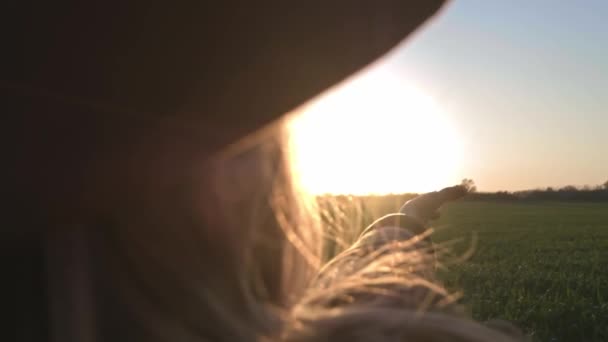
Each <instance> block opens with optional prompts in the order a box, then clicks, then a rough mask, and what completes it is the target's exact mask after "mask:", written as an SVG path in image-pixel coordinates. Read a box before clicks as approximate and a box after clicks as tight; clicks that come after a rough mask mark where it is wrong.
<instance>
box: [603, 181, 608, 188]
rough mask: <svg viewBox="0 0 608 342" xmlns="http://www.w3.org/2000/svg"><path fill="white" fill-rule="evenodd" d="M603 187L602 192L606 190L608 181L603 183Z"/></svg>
mask: <svg viewBox="0 0 608 342" xmlns="http://www.w3.org/2000/svg"><path fill="white" fill-rule="evenodd" d="M603 186H604V190H608V180H607V181H605V182H604V184H603Z"/></svg>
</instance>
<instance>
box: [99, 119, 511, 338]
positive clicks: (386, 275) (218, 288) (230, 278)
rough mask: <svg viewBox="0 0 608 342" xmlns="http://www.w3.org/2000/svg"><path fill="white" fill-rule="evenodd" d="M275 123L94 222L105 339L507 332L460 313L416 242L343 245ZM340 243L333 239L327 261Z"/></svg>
mask: <svg viewBox="0 0 608 342" xmlns="http://www.w3.org/2000/svg"><path fill="white" fill-rule="evenodd" d="M284 128H285V120H283V121H282V122H279V123H277V124H275V125H274V126H273V127H272V128H271V129H269V130H266V132H265V133H264V134H261V135H258V136H257V137H255V139H253V140H252V141H253V143H249V144H245V145H241V146H239V147H238V148H235V149H233V150H230V151H226V152H224V153H222V154H220V155H218V156H216V157H215V158H213V159H212V161H210V162H208V163H205V164H204V166H202V167H201V168H199V169H196V170H193V172H192V173H191V177H190V178H187V179H183V181H182V182H181V184H180V186H176V187H175V189H173V191H172V192H171V194H172V195H171V196H169V197H167V198H163V199H160V200H158V201H156V202H158V203H159V205H158V206H149V207H145V208H142V209H140V210H138V211H134V212H131V213H129V214H128V215H124V216H123V217H121V218H120V219H118V220H116V221H114V222H107V223H106V229H103V230H100V232H101V233H100V236H99V239H98V240H97V241H98V247H99V248H98V250H99V254H100V255H101V256H102V257H101V258H99V260H103V261H102V262H101V263H102V266H101V269H103V270H104V271H103V272H104V273H103V276H100V278H101V281H100V282H101V285H100V286H102V287H103V288H104V289H105V293H106V295H105V297H104V298H105V299H104V301H103V303H102V304H101V306H102V308H101V309H102V310H101V311H102V312H104V310H105V312H106V313H107V315H106V316H107V317H106V318H105V321H106V323H103V324H105V325H104V328H103V329H105V331H106V333H107V334H108V335H107V336H110V335H109V334H111V333H112V331H114V332H115V330H116V329H122V330H121V333H120V334H119V335H121V336H125V338H126V339H133V338H136V339H142V338H145V339H146V340H150V341H155V340H158V341H251V340H259V341H511V340H512V337H510V336H508V335H507V334H504V333H502V332H499V331H496V330H493V329H490V328H488V327H486V326H484V325H481V324H478V323H476V322H474V321H472V320H470V319H469V318H467V317H465V316H464V315H463V314H462V313H461V312H460V310H458V306H457V305H454V298H453V297H452V296H451V295H450V293H449V292H448V291H446V290H445V289H444V288H443V287H442V286H441V285H439V283H438V282H437V281H436V279H435V278H434V272H433V267H434V264H433V262H432V261H431V260H432V254H433V252H432V250H429V249H428V248H427V247H428V246H427V247H425V245H420V244H419V241H420V239H419V238H417V237H413V236H409V235H408V234H409V233H407V232H405V231H404V230H401V229H393V228H390V227H389V228H386V229H384V230H383V231H382V234H379V235H378V234H376V235H371V236H369V237H364V238H362V239H360V240H358V242H356V243H355V244H354V245H352V246H350V247H347V246H348V244H349V243H350V242H353V241H355V238H354V237H355V235H354V234H353V233H352V232H351V231H347V230H346V229H341V228H340V227H339V226H337V225H332V224H327V222H324V220H322V219H321V217H322V213H321V212H320V211H319V208H318V206H317V204H316V202H315V201H314V198H312V197H311V196H309V195H307V194H306V193H305V192H304V191H302V189H299V187H298V182H297V179H296V178H294V177H293V173H292V172H291V171H292V170H291V169H290V167H291V165H292V163H291V159H290V144H289V139H288V136H287V135H286V133H285V130H284ZM108 227H109V228H108ZM336 241H338V242H340V244H338V246H343V247H339V248H338V249H339V250H338V252H340V253H339V254H338V256H337V257H335V258H333V259H332V260H331V261H330V260H327V259H328V255H327V253H326V248H327V246H326V245H327V244H329V243H332V246H336V243H335V242H336ZM387 241H388V243H387ZM104 308H105V309H104ZM117 308H120V309H117ZM118 311H122V312H123V313H122V314H118V313H113V312H118ZM103 324H102V325H103ZM103 329H102V330H103ZM102 335H103V334H102ZM114 336H115V335H114Z"/></svg>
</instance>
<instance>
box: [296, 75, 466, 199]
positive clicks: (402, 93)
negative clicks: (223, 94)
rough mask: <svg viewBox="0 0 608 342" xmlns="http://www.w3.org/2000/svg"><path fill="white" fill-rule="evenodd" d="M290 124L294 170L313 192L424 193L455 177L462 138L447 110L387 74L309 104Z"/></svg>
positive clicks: (359, 81) (365, 77)
mask: <svg viewBox="0 0 608 342" xmlns="http://www.w3.org/2000/svg"><path fill="white" fill-rule="evenodd" d="M289 128H290V133H291V139H292V140H291V143H292V157H293V163H294V168H295V172H296V176H297V177H298V178H299V180H300V181H301V184H302V186H303V187H304V189H305V190H307V191H309V192H311V193H313V194H329V193H331V194H353V195H363V194H387V193H404V192H426V191H432V190H435V189H440V188H442V187H444V186H446V185H451V184H455V183H458V182H459V180H460V178H461V177H460V176H461V175H460V174H459V168H460V161H461V147H460V140H459V139H458V137H457V136H456V133H455V131H454V127H453V126H452V125H450V123H449V121H448V118H447V117H446V115H445V113H444V112H443V111H442V109H441V108H440V107H439V106H438V105H437V104H436V103H435V102H434V101H433V99H431V98H430V97H429V96H426V95H425V94H423V93H422V92H420V91H418V90H416V89H415V88H413V87H411V86H408V85H407V84H405V83H404V81H402V80H401V79H399V78H398V77H397V76H394V75H392V74H390V73H388V72H379V71H376V72H372V73H368V74H365V75H363V76H362V77H358V78H356V79H353V80H352V81H350V82H347V83H346V84H344V85H343V86H340V87H338V88H337V89H335V90H333V91H331V92H329V93H328V94H325V95H323V96H322V97H320V98H319V99H317V100H315V101H313V102H311V103H309V104H307V105H306V106H304V107H303V108H301V109H300V110H299V111H298V113H297V114H296V115H295V117H294V118H293V119H292V120H291V122H290V125H289Z"/></svg>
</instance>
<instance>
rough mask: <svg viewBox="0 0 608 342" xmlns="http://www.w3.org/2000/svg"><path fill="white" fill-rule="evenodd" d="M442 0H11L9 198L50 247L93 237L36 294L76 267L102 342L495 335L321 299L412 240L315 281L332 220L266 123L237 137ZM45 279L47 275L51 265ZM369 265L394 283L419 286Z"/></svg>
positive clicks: (62, 290) (5, 85) (394, 308)
mask: <svg viewBox="0 0 608 342" xmlns="http://www.w3.org/2000/svg"><path fill="white" fill-rule="evenodd" d="M441 3H442V1H416V2H414V3H411V2H406V1H393V0H386V1H375V2H368V1H352V0H349V1H338V2H331V3H327V2H325V1H312V2H311V1H308V2H302V3H299V4H292V3H287V2H285V1H268V2H267V3H259V2H242V3H238V4H233V3H230V4H224V3H222V4H216V5H210V4H209V3H207V2H196V3H193V4H188V5H181V4H174V5H172V6H166V5H164V4H163V5H156V4H154V3H146V4H145V6H144V5H139V4H135V3H131V2H124V1H122V2H120V4H110V3H107V2H104V3H103V4H99V5H95V8H91V7H89V6H91V5H84V4H72V5H70V6H68V7H65V8H63V7H62V6H61V5H59V4H52V5H42V6H48V8H38V9H36V11H35V12H34V11H32V10H31V9H30V8H27V7H20V8H17V11H18V12H20V13H16V15H15V16H14V17H13V19H16V21H15V25H14V26H15V27H16V28H17V30H18V31H20V33H22V34H14V37H19V39H20V40H22V41H27V42H28V44H25V45H24V44H21V41H19V42H17V41H15V38H11V39H8V40H6V41H7V42H8V43H7V44H8V47H6V46H5V50H6V51H9V52H15V51H16V53H13V54H10V53H9V56H8V58H9V59H10V60H11V61H12V63H5V65H10V66H11V70H7V72H4V71H3V72H2V75H6V76H3V79H2V80H1V82H2V83H1V84H0V86H1V87H2V89H3V92H4V93H5V94H7V95H8V96H7V103H8V109H9V110H7V113H9V115H12V116H11V118H12V120H11V121H12V122H11V124H12V126H11V127H15V129H14V131H13V132H11V133H12V135H9V136H10V137H12V139H13V140H12V141H13V143H14V145H16V146H19V150H20V151H19V154H18V158H17V160H16V165H18V167H17V173H19V176H18V177H17V181H16V182H15V184H16V191H15V194H16V197H15V198H17V202H19V204H21V205H22V206H23V207H24V208H27V209H28V210H29V211H30V212H32V213H33V215H34V216H36V219H37V220H38V222H37V223H38V226H41V227H43V230H45V232H43V233H41V235H42V236H44V237H45V239H46V238H47V237H48V236H50V237H52V238H49V246H50V247H49V250H50V251H54V250H55V248H59V247H57V246H53V245H52V244H53V241H55V240H54V239H55V236H59V235H66V236H71V235H72V234H73V233H74V232H75V231H76V230H78V232H79V233H78V234H81V233H82V232H83V231H84V232H85V233H84V235H86V237H85V238H84V240H86V241H87V242H86V246H88V247H89V248H90V250H88V249H85V251H84V252H83V251H82V250H79V252H78V253H80V254H78V255H77V257H76V258H87V259H88V258H90V261H87V263H88V265H89V266H88V267H90V269H86V267H84V268H82V269H81V268H77V269H76V270H74V271H68V272H67V274H68V275H67V276H66V279H67V280H65V284H66V286H63V287H62V286H55V287H53V288H52V289H51V294H50V296H51V297H53V298H55V299H57V298H58V299H62V298H71V297H70V296H72V294H73V293H77V294H82V293H87V290H86V289H84V287H85V286H84V285H82V284H83V282H82V278H83V277H85V275H83V274H89V277H90V278H91V279H92V280H93V281H92V282H91V283H92V284H89V285H90V286H91V287H92V289H91V290H90V291H89V292H88V293H89V294H92V295H93V296H94V299H92V302H93V303H94V304H92V305H93V306H92V307H93V308H94V310H95V312H96V313H97V315H98V317H97V318H94V317H93V315H86V317H90V319H91V320H92V321H94V322H86V323H87V324H88V325H86V326H87V327H91V329H92V331H89V334H90V335H89V338H93V336H95V335H97V336H101V337H102V339H107V340H120V339H125V340H128V339H140V340H141V339H147V340H155V339H157V340H184V341H199V340H230V341H235V340H255V339H260V340H262V339H265V338H266V339H275V340H280V339H286V340H294V341H300V340H302V341H303V340H323V339H332V340H333V339H339V338H341V339H344V340H353V339H357V338H358V339H381V338H384V339H387V340H390V339H393V340H395V339H397V340H399V339H407V338H419V339H420V340H442V339H444V340H447V339H450V337H453V336H456V335H458V336H469V335H471V333H470V331H479V333H478V334H475V333H473V335H474V336H477V337H479V338H478V339H474V338H471V339H470V340H471V341H475V340H484V339H485V340H491V339H490V338H486V337H488V336H494V335H491V334H490V332H488V331H486V330H483V329H481V328H475V329H479V330H475V329H473V328H472V327H477V326H475V325H474V324H473V323H470V322H463V323H462V324H458V323H457V322H460V321H457V320H456V319H452V318H449V316H441V315H438V316H436V315H422V316H420V315H418V313H417V311H416V308H414V307H413V306H408V307H405V306H400V305H388V306H387V305H381V303H388V302H386V301H383V300H381V301H377V302H374V303H371V302H369V303H368V302H360V303H354V304H355V305H352V306H349V305H345V306H343V307H332V305H328V304H327V303H329V302H332V303H333V301H331V300H329V299H330V297H332V296H337V297H340V296H341V295H342V294H343V293H341V292H340V291H341V290H344V289H346V290H348V289H352V286H355V287H357V286H358V287H359V288H360V289H361V288H364V287H365V286H366V283H365V282H363V280H366V281H372V280H374V276H373V275H374V274H376V273H377V271H378V270H382V269H384V268H386V267H397V266H398V265H397V264H395V262H396V260H398V263H401V264H402V263H407V262H409V261H408V260H410V261H411V260H416V258H409V257H414V256H416V255H417V254H416V253H418V252H416V251H403V250H401V249H397V250H395V251H393V252H391V251H388V252H390V253H388V254H386V255H385V257H383V258H380V259H378V260H376V261H375V263H374V265H375V266H373V267H372V266H369V267H366V268H362V269H361V270H359V272H355V274H354V275H352V274H346V275H345V278H344V279H346V280H345V282H337V283H336V285H333V287H330V288H321V287H315V285H314V284H313V281H314V275H315V273H316V271H318V269H319V267H320V266H321V265H322V257H321V255H322V249H323V247H324V245H323V243H322V242H323V241H326V240H327V239H326V233H327V231H325V230H323V229H322V227H321V224H320V222H319V220H318V219H317V216H316V214H315V213H314V212H311V211H310V208H311V203H310V202H307V198H306V197H305V196H304V195H303V193H302V192H300V191H299V190H298V189H297V186H296V185H297V184H294V179H293V178H292V177H291V173H290V170H289V167H290V165H289V159H288V154H287V153H286V148H287V147H286V146H287V145H286V144H285V141H284V136H283V133H282V132H281V126H282V125H281V123H280V121H279V122H278V123H275V124H274V126H270V127H271V128H268V129H265V130H264V131H263V132H262V133H258V134H257V135H254V136H252V135H251V134H253V133H254V132H256V131H259V130H260V129H261V128H262V127H265V126H267V125H268V124H269V123H271V122H273V121H276V120H278V119H279V118H280V117H281V116H282V115H283V114H284V113H286V112H288V111H290V110H292V109H293V108H294V107H296V106H298V105H300V104H302V103H303V102H304V101H307V100H309V99H310V98H311V97H312V96H314V95H316V94H318V93H320V92H321V91H323V90H325V89H327V88H328V87H330V86H332V85H334V84H336V83H337V82H339V81H341V80H343V79H344V78H346V77H348V76H349V75H350V74H352V73H353V72H355V71H357V70H359V69H361V68H362V67H364V66H365V65H367V64H369V63H370V62H372V61H373V60H375V59H376V58H378V57H379V56H381V55H382V54H384V53H386V52H387V51H388V50H389V49H390V48H392V47H393V46H395V44H397V43H398V42H399V41H400V40H401V39H403V38H404V37H405V36H407V35H408V34H409V33H411V32H412V31H413V30H414V29H415V28H416V27H418V26H419V25H420V24H421V23H422V22H424V20H426V19H427V18H428V17H430V16H431V15H432V14H433V13H435V12H436V11H437V9H438V8H439V7H440V5H441ZM19 18H21V19H23V18H26V20H24V21H23V23H22V22H19V21H18V20H19ZM311 18H314V25H313V23H312V22H311ZM24 23H26V24H24ZM28 25H29V26H28ZM24 27H26V28H24ZM32 27H33V28H35V29H33V30H32V29H31V28H32ZM13 43H14V44H13ZM11 44H13V45H14V48H11V46H12V45H11ZM13 64H14V65H20V66H22V67H18V68H12V66H13ZM232 144H237V145H234V146H231V145H232ZM18 221H19V220H18V219H15V222H18ZM66 225H67V227H68V228H66ZM78 236H82V235H78ZM78 243H80V242H78ZM395 248H400V247H399V246H397V247H395ZM396 256H399V258H397V259H395V258H393V257H396ZM81 271H82V272H81ZM84 271H87V272H84ZM47 274H48V277H49V278H50V280H51V282H54V281H55V280H56V279H55V278H57V279H59V278H61V277H62V275H63V274H64V272H63V268H62V265H61V264H59V265H57V264H56V265H55V266H53V267H50V268H49V270H48V272H47ZM353 276H356V277H357V278H353ZM361 276H363V278H361ZM408 277H411V278H407V279H408V280H410V279H411V280H415V279H418V278H417V276H415V274H410V275H408ZM375 279H377V280H378V281H380V282H386V284H387V285H388V286H389V287H390V288H391V289H390V290H391V291H393V290H397V291H401V290H403V295H404V296H408V295H409V293H410V292H409V291H410V290H411V289H415V290H416V291H419V290H422V291H423V292H425V293H426V291H427V290H428V289H430V287H424V286H422V287H421V286H416V287H415V288H414V287H411V286H410V287H408V286H405V287H403V286H404V285H405V283H404V282H403V281H402V280H403V279H402V280H400V281H393V282H391V281H389V279H387V278H384V277H382V278H375ZM391 279H393V278H391ZM393 280H395V279H393ZM408 284H410V283H408ZM425 284H427V283H425ZM428 284H430V283H428ZM367 285H369V284H367ZM400 286H401V287H400ZM75 290H77V291H75ZM324 291H325V292H324ZM327 291H329V292H327ZM324 293H329V294H327V295H326V296H327V299H328V300H325V301H324V300H318V299H320V298H321V299H322V298H323V296H324V295H325V294H324ZM83 296H84V295H83ZM79 298H80V297H79ZM340 298H341V297H340ZM313 299H316V300H313ZM395 303H397V302H395ZM75 307H76V308H81V309H79V310H82V308H83V306H82V305H80V303H77V305H76V306H75ZM91 310H93V309H91ZM68 316H69V315H68ZM446 322H448V323H446ZM452 323H453V324H452ZM82 326H83V325H75V324H74V325H73V327H75V329H84V328H82ZM469 327H471V329H473V330H468V329H469ZM54 328H56V327H54ZM432 330H436V331H442V332H445V334H435V335H425V334H426V333H425V332H429V331H432ZM467 331H468V332H467ZM467 334H468V335H467ZM484 334H486V335H484ZM487 334H490V335H487ZM435 337H437V338H435Z"/></svg>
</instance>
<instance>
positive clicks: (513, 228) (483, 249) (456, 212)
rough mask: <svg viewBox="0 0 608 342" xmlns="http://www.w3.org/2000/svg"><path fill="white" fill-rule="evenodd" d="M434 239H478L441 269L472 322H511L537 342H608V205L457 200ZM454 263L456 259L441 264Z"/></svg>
mask: <svg viewBox="0 0 608 342" xmlns="http://www.w3.org/2000/svg"><path fill="white" fill-rule="evenodd" d="M435 226H436V227H437V229H438V231H437V233H436V234H435V235H434V239H435V241H436V242H441V241H454V240H455V239H462V238H464V241H462V242H460V243H459V244H457V245H456V246H455V247H454V248H453V250H454V255H462V254H463V253H464V251H465V250H466V248H467V247H470V246H471V241H472V236H473V235H475V236H477V240H478V241H477V245H476V247H475V253H474V254H473V256H472V257H471V258H469V259H468V260H467V261H465V262H462V263H459V264H455V265H451V266H450V267H449V269H448V271H441V272H440V276H441V278H442V279H443V281H444V282H445V285H446V286H447V287H448V288H450V289H453V290H462V291H463V297H462V300H461V302H462V303H463V304H465V305H466V306H467V307H468V308H469V310H470V311H471V312H472V315H473V317H474V318H476V319H478V320H487V319H491V318H500V319H505V320H509V321H511V322H513V323H515V324H516V325H517V326H519V327H520V328H522V329H523V330H525V331H526V332H527V333H528V334H530V335H531V336H533V338H534V340H538V341H608V203H568V202H530V203H526V202H523V203H518V202H494V203H492V202H458V203H453V204H451V205H448V206H447V207H446V208H444V210H443V211H442V217H441V219H440V220H439V221H438V222H436V224H435ZM449 259H452V260H453V259H455V256H450V257H447V258H446V260H449Z"/></svg>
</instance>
